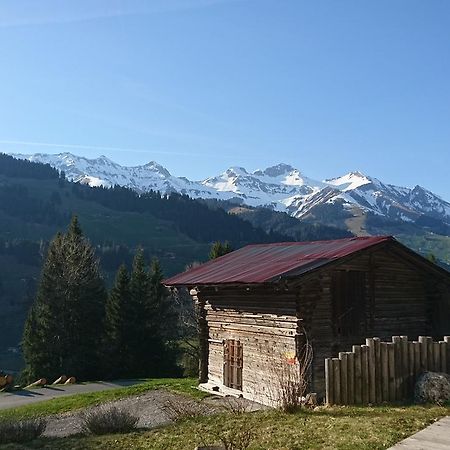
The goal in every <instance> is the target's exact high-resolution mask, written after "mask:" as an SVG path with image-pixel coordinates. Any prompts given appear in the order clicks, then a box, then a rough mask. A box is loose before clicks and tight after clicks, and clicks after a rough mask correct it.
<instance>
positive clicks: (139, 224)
mask: <svg viewBox="0 0 450 450" xmlns="http://www.w3.org/2000/svg"><path fill="white" fill-rule="evenodd" d="M74 214H76V215H77V216H78V217H79V220H80V223H81V225H82V227H83V229H84V230H85V234H86V236H87V237H88V238H89V239H90V241H91V242H92V243H93V244H94V246H95V248H96V252H97V256H98V257H99V258H100V262H101V267H102V270H103V274H104V277H105V278H106V281H107V283H108V284H110V282H111V280H112V277H113V274H114V273H115V271H116V270H117V269H118V267H119V265H120V264H121V263H125V264H126V265H128V266H130V265H131V261H132V258H133V254H134V252H135V250H136V248H137V247H138V246H142V247H143V249H144V252H145V256H146V258H147V259H150V258H151V257H152V256H156V257H158V258H159V260H160V261H161V265H162V268H163V271H164V273H165V274H166V275H172V274H174V273H175V272H177V271H180V270H183V269H184V267H185V266H186V265H187V264H189V263H192V262H193V261H204V260H206V259H207V257H208V252H209V249H210V246H211V243H212V242H214V241H229V242H230V244H231V246H232V247H233V248H238V247H240V246H242V245H245V244H248V243H257V242H270V241H279V240H294V239H298V238H299V236H295V235H292V233H283V231H284V230H283V229H279V227H276V226H274V227H272V226H265V230H266V231H264V230H263V229H262V228H259V227H257V226H255V225H253V224H252V223H250V222H249V221H246V220H242V218H240V217H238V216H237V215H236V214H230V213H228V212H227V211H226V209H224V208H221V207H218V206H217V205H214V206H213V205H207V204H205V203H204V202H202V201H199V200H192V199H190V198H189V197H187V196H183V195H180V194H171V195H169V196H168V195H163V196H162V195H161V194H159V193H158V192H149V193H146V194H142V195H139V194H137V193H136V192H134V191H132V190H130V189H127V188H123V187H114V188H111V189H105V188H92V187H89V186H86V185H82V184H77V183H72V182H69V181H67V180H66V179H65V176H64V173H59V172H58V171H57V170H56V169H53V168H51V167H50V166H49V165H44V164H38V163H30V162H28V161H22V160H16V159H14V158H12V157H11V156H8V155H3V154H0V329H1V330H2V331H3V333H2V344H3V349H0V353H1V355H0V365H1V364H3V365H5V364H6V363H5V362H3V363H2V361H4V360H5V357H8V358H9V357H10V356H14V355H13V354H12V353H11V352H12V351H13V349H11V351H10V352H8V351H7V349H8V347H16V346H17V344H18V342H19V340H20V337H21V333H22V327H23V322H24V318H25V315H26V311H27V309H28V306H29V304H30V301H31V299H32V298H33V296H34V293H35V286H36V281H37V279H38V276H39V272H40V270H41V264H42V259H43V256H45V254H46V249H47V246H48V242H49V241H50V240H51V239H52V237H53V236H54V235H55V234H56V233H57V232H58V231H62V230H64V229H65V228H66V227H67V224H68V223H69V221H70V218H71V217H72V215H74ZM292 220H295V219H292ZM272 228H273V229H276V230H277V231H276V232H273V231H271V230H272ZM310 229H311V233H312V234H310V235H309V236H308V238H312V236H315V237H316V238H321V239H326V238H336V237H340V235H339V233H340V232H338V231H336V230H334V229H327V228H326V227H324V228H323V229H321V230H319V232H317V230H315V229H314V227H310ZM336 233H338V234H336ZM2 355H3V356H2ZM5 355H6V356H5ZM12 359H14V358H12ZM11 368H13V367H11Z"/></svg>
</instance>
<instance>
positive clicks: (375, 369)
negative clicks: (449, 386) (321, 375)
mask: <svg viewBox="0 0 450 450" xmlns="http://www.w3.org/2000/svg"><path fill="white" fill-rule="evenodd" d="M425 371H432V372H445V373H450V336H445V337H444V340H443V341H439V342H433V339H432V338H431V337H428V336H420V337H419V339H418V341H413V342H411V341H408V337H407V336H393V337H392V342H381V341H380V339H379V338H376V337H374V338H367V339H366V344H365V345H353V347H352V351H351V352H340V353H339V357H338V358H326V359H325V388H326V403H327V404H328V405H354V404H368V403H372V404H377V403H382V402H395V401H407V400H410V399H411V398H412V397H413V393H414V384H415V382H416V379H417V377H418V376H419V375H420V374H421V373H422V372H425Z"/></svg>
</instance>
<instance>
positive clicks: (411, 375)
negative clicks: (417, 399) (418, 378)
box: [408, 342, 415, 398]
mask: <svg viewBox="0 0 450 450" xmlns="http://www.w3.org/2000/svg"><path fill="white" fill-rule="evenodd" d="M414 356H415V354H414V342H408V367H409V372H408V397H409V398H411V397H412V395H413V393H414V382H415V376H414V368H415V361H414Z"/></svg>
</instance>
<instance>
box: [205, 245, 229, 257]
mask: <svg viewBox="0 0 450 450" xmlns="http://www.w3.org/2000/svg"><path fill="white" fill-rule="evenodd" d="M232 251H233V248H232V247H231V245H230V243H229V242H228V241H226V242H224V243H222V242H220V241H217V242H214V243H213V245H212V246H211V250H210V252H209V259H216V258H219V256H223V255H226V254H227V253H230V252H232Z"/></svg>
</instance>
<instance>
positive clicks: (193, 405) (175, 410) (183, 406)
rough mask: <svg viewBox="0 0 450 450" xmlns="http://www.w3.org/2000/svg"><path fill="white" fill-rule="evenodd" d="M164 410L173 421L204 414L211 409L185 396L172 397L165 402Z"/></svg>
mask: <svg viewBox="0 0 450 450" xmlns="http://www.w3.org/2000/svg"><path fill="white" fill-rule="evenodd" d="M162 410H163V411H164V412H165V414H166V416H167V417H168V418H169V420H171V421H172V422H178V421H180V420H184V419H190V418H193V417H198V416H204V415H207V414H208V413H209V412H210V409H209V408H208V407H207V406H206V405H203V404H201V403H198V402H195V401H193V400H189V399H184V398H175V397H174V398H171V399H168V400H166V401H165V402H164V405H162Z"/></svg>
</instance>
